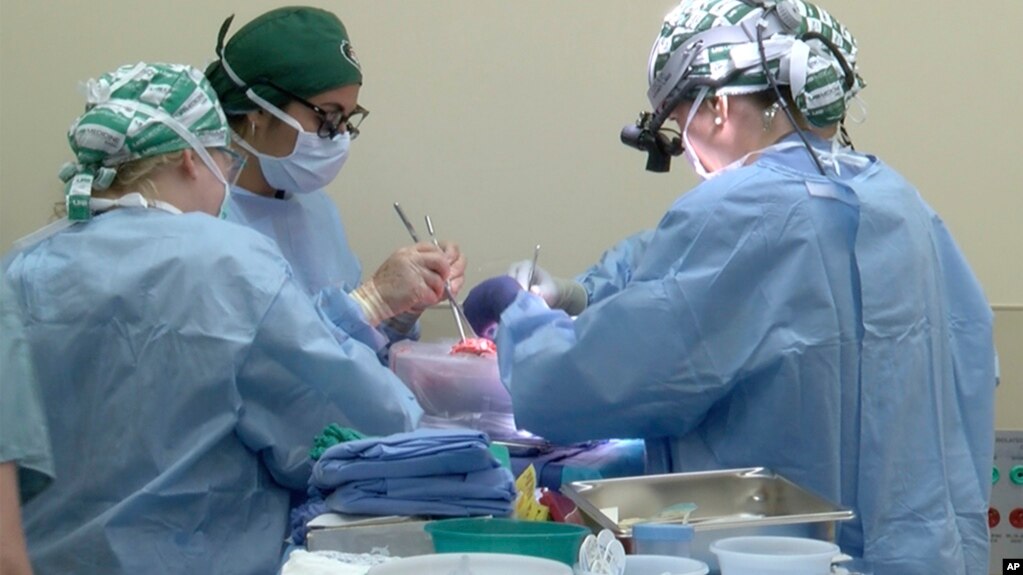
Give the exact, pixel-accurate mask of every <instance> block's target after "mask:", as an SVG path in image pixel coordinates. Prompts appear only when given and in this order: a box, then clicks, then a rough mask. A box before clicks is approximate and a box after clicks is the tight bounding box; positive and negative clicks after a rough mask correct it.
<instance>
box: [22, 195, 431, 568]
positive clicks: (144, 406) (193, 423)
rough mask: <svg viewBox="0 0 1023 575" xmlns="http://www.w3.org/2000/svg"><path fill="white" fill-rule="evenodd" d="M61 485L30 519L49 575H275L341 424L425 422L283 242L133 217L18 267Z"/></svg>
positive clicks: (387, 428)
mask: <svg viewBox="0 0 1023 575" xmlns="http://www.w3.org/2000/svg"><path fill="white" fill-rule="evenodd" d="M7 277H8V278H10V279H11V281H12V286H13V288H14V292H15V296H16V298H17V301H18V303H19V305H20V306H21V308H22V309H23V310H25V312H26V314H25V315H26V327H27V333H28V338H29V342H30V345H31V348H32V352H33V359H34V365H35V367H36V370H37V372H38V376H39V380H40V384H41V387H42V392H43V393H42V395H43V401H44V404H45V409H46V415H47V421H48V423H49V426H50V433H51V439H52V442H53V452H54V462H55V468H56V473H57V478H56V480H55V481H54V483H53V484H52V485H51V486H50V488H49V489H48V490H46V491H44V492H43V493H42V494H41V495H39V496H38V497H37V498H36V499H35V500H33V501H31V502H30V503H29V504H28V505H27V506H26V507H25V509H24V522H25V528H26V534H27V538H28V544H29V553H30V556H31V558H32V561H33V563H34V565H35V566H36V568H37V570H38V572H41V573H103V574H110V573H132V574H134V573H183V574H184V573H188V574H194V573H225V574H235V573H237V574H267V573H271V572H273V571H274V569H275V568H276V567H277V566H278V564H279V558H280V553H281V550H282V543H283V540H284V537H285V536H286V533H287V530H288V510H289V499H290V496H291V494H292V492H294V491H299V492H304V491H305V489H306V482H307V480H308V477H309V474H310V472H311V463H310V459H309V455H308V454H309V448H310V446H311V444H312V440H313V438H314V436H316V434H317V433H319V432H320V431H322V429H323V428H324V427H325V426H326V425H327V424H330V423H337V424H339V425H342V426H346V427H352V428H356V429H358V430H360V431H362V432H364V433H366V434H371V435H382V434H390V433H395V432H400V431H406V430H409V429H412V428H413V427H414V425H415V423H416V422H417V419H418V417H419V415H420V413H421V410H420V409H419V407H418V405H417V404H416V403H415V400H414V398H413V396H412V395H411V393H410V392H409V391H408V389H407V388H406V387H405V386H404V385H403V384H402V383H401V382H400V381H399V380H398V379H397V377H395V376H394V374H393V373H391V372H390V371H389V370H388V369H386V368H385V367H384V366H382V365H380V363H379V361H378V359H377V357H376V356H375V354H374V352H373V350H371V349H370V348H368V347H366V346H365V345H363V344H361V343H359V342H358V341H356V340H355V339H354V338H351V337H349V336H348V334H346V333H344V332H343V331H342V330H340V329H339V328H338V327H337V326H336V325H334V324H332V323H331V322H329V321H327V320H326V319H325V318H324V317H323V316H322V315H321V314H320V312H319V311H318V309H317V308H316V307H315V306H314V305H313V304H312V303H311V302H310V300H309V297H308V296H307V295H306V293H305V292H304V291H303V290H302V289H301V287H300V286H299V284H298V283H297V282H296V281H295V280H294V279H293V277H292V274H291V268H290V267H289V266H288V263H287V262H286V261H285V260H284V258H283V257H281V255H280V252H279V251H278V250H277V248H276V246H275V245H273V243H272V242H270V241H269V240H267V239H266V238H265V237H263V236H262V235H260V234H258V233H256V232H253V231H252V230H249V229H247V228H244V227H241V226H238V225H235V224H232V223H229V222H224V221H220V220H218V219H216V218H211V217H209V216H207V215H204V214H199V213H190V214H184V215H173V214H169V213H165V212H162V211H159V210H153V209H149V210H145V209H118V210H114V211H112V212H109V213H106V214H101V215H99V216H96V217H94V218H93V219H92V220H91V221H89V222H88V223H86V224H82V225H78V226H73V227H71V228H69V229H67V230H65V231H63V232H61V233H58V234H57V235H54V236H52V237H50V238H48V239H45V240H43V241H42V242H41V243H39V244H37V245H35V246H32V247H29V248H27V249H26V250H25V251H23V252H22V253H20V254H18V255H16V256H15V257H13V258H11V259H10V266H9V268H8V270H7Z"/></svg>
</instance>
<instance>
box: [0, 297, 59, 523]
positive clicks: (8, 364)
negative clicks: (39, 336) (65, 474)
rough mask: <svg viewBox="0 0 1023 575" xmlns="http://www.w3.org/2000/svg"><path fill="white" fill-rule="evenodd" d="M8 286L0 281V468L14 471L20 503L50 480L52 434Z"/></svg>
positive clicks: (23, 327)
mask: <svg viewBox="0 0 1023 575" xmlns="http://www.w3.org/2000/svg"><path fill="white" fill-rule="evenodd" d="M14 299H15V298H14V294H13V293H12V292H11V289H10V285H9V283H8V282H6V281H3V278H0V463H5V462H8V461H13V462H15V465H17V467H18V495H19V496H20V500H21V502H22V503H24V502H26V501H28V500H30V499H32V498H33V497H35V496H36V495H38V494H39V493H40V492H42V491H43V490H44V489H45V488H46V487H47V486H48V485H49V484H50V482H51V481H52V480H53V455H52V453H51V451H50V435H49V431H48V430H47V428H46V419H45V416H44V415H43V407H42V400H41V398H40V393H39V382H38V378H37V377H36V374H35V370H34V369H33V368H32V361H31V353H30V351H29V347H28V339H27V337H26V335H25V324H24V321H22V314H21V310H20V309H19V306H18V305H17V302H15V301H14Z"/></svg>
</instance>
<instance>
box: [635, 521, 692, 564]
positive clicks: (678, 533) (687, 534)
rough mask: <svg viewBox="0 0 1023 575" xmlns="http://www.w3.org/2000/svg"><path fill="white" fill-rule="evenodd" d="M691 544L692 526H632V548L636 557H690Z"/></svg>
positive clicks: (674, 524) (652, 524) (664, 524)
mask: <svg viewBox="0 0 1023 575" xmlns="http://www.w3.org/2000/svg"><path fill="white" fill-rule="evenodd" d="M692 543H693V526H692V525H680V524H676V523H638V524H636V525H633V526H632V548H633V551H634V552H635V553H636V555H672V556H675V557H690V556H691V548H692Z"/></svg>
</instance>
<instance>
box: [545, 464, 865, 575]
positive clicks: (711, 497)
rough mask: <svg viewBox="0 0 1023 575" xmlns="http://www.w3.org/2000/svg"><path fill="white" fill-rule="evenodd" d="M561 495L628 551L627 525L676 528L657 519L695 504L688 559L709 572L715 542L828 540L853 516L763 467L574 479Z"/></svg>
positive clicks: (628, 526)
mask: <svg viewBox="0 0 1023 575" xmlns="http://www.w3.org/2000/svg"><path fill="white" fill-rule="evenodd" d="M561 491H562V493H564V494H565V495H566V496H567V497H569V498H570V499H572V501H574V502H575V504H576V505H577V506H578V507H579V510H580V511H582V513H583V514H584V515H585V516H586V518H587V520H588V521H589V522H590V523H591V526H592V527H594V528H595V529H610V530H611V531H613V532H614V533H615V534H616V535H618V537H619V538H620V539H622V540H623V542H624V543H626V545H627V546H628V543H629V539H630V535H631V526H632V525H633V524H635V523H638V522H644V521H656V522H666V523H681V522H682V519H681V518H678V517H676V518H674V519H664V518H658V517H657V516H658V514H660V513H661V512H662V511H664V510H665V509H667V508H669V507H671V506H674V505H678V504H681V503H694V504H696V509H695V510H694V511H693V512H692V514H691V515H690V516H689V518H688V522H689V524H691V525H692V526H693V531H694V534H695V538H694V540H693V543H692V555H693V557H694V558H695V559H699V560H701V561H704V562H706V563H707V564H709V565H711V568H712V569H716V566H717V561H715V560H714V557H713V554H712V553H710V549H709V547H710V544H711V543H712V542H713V541H715V540H717V539H723V538H725V537H737V536H746V535H783V536H793V537H812V538H814V539H822V540H826V541H834V540H835V528H836V524H837V522H838V521H845V520H847V519H852V518H853V512H852V511H851V510H849V509H844V508H842V507H839V506H837V505H835V504H833V503H831V502H829V501H827V500H825V499H823V498H821V497H819V496H817V495H815V494H813V493H811V492H810V491H807V490H806V489H804V488H802V487H800V486H798V485H796V484H795V483H793V482H791V481H789V480H788V479H785V478H784V477H782V476H780V475H778V474H776V473H774V472H773V471H771V470H770V469H767V468H764V467H751V468H745V469H729V470H722V471H705V472H696V473H670V474H664V475H643V476H638V477H622V478H617V479H601V480H595V481H575V482H572V483H568V484H565V485H562V486H561ZM614 509H617V520H616V519H615V518H614V513H613V510H614Z"/></svg>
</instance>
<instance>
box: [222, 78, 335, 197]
mask: <svg viewBox="0 0 1023 575" xmlns="http://www.w3.org/2000/svg"><path fill="white" fill-rule="evenodd" d="M253 96H254V99H255V100H256V103H257V104H259V105H260V107H262V108H263V109H265V110H266V111H268V112H269V113H271V114H273V115H274V116H275V117H277V118H278V119H279V120H281V121H282V122H284V123H286V124H288V125H289V126H291V127H292V128H294V129H295V131H296V132H297V133H298V135H297V137H296V138H295V148H294V149H293V150H292V151H291V153H290V154H288V155H287V156H283V157H276V156H270V155H267V154H264V153H262V152H259V151H257V150H256V149H255V148H254V147H252V144H249V143H248V142H246V141H245V140H243V139H242V138H241V137H235V140H234V141H235V142H236V143H237V144H238V145H239V146H241V147H242V148H244V149H245V150H246V151H248V152H249V153H250V154H252V155H253V156H255V157H256V158H257V159H258V160H259V167H260V169H261V170H262V171H263V179H265V180H266V183H267V184H270V186H272V187H273V188H275V189H278V190H284V191H286V192H292V193H295V194H308V193H311V192H315V191H316V190H321V189H323V188H325V187H326V186H327V184H329V183H330V182H332V181H333V180H334V178H336V177H337V175H338V173H339V172H340V171H341V168H342V167H343V166H344V165H345V161H346V160H347V159H348V150H349V148H350V146H351V143H352V138H351V136H350V135H349V134H348V132H343V133H340V134H338V135H337V136H335V137H334V138H321V137H320V136H318V135H317V134H316V133H315V132H307V131H305V130H303V129H302V125H301V124H299V123H298V121H297V120H295V118H292V117H291V116H289V115H288V114H286V113H285V112H284V111H283V110H281V109H280V108H278V107H277V106H274V105H273V104H271V103H270V102H267V101H266V100H263V99H262V98H260V97H259V96H258V95H255V93H253Z"/></svg>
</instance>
